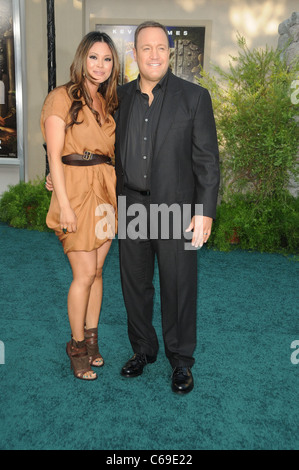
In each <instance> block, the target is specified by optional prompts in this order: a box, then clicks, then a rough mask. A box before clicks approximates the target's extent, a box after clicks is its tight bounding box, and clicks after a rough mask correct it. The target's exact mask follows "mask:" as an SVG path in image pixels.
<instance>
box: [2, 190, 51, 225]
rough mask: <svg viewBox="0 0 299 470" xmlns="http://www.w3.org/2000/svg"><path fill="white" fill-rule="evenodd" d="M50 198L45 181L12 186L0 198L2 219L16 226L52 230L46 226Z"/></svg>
mask: <svg viewBox="0 0 299 470" xmlns="http://www.w3.org/2000/svg"><path fill="white" fill-rule="evenodd" d="M50 199H51V193H50V192H49V191H47V190H46V189H45V186H44V181H35V182H33V183H32V182H29V183H24V182H21V183H19V184H16V185H15V186H10V187H9V189H8V190H7V191H6V192H5V193H3V195H2V196H1V199H0V221H1V222H6V223H7V224H9V225H11V226H12V227H16V228H26V229H29V230H38V231H41V232H44V231H50V230H49V229H48V227H47V226H46V215H47V212H48V209H49V204H50Z"/></svg>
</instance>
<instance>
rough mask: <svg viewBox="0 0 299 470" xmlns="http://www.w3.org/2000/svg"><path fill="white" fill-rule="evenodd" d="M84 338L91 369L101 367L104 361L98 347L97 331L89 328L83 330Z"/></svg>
mask: <svg viewBox="0 0 299 470" xmlns="http://www.w3.org/2000/svg"><path fill="white" fill-rule="evenodd" d="M84 337H85V342H86V346H87V352H88V356H89V363H90V364H91V365H92V366H93V367H103V365H104V359H103V358H102V356H101V354H100V351H99V346H98V330H97V328H90V329H89V330H86V329H85V330H84Z"/></svg>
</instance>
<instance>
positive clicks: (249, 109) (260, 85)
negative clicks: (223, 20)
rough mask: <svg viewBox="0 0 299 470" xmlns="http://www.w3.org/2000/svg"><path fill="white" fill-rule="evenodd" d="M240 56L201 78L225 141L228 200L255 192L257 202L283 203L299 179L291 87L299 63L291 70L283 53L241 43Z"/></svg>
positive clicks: (298, 142)
mask: <svg viewBox="0 0 299 470" xmlns="http://www.w3.org/2000/svg"><path fill="white" fill-rule="evenodd" d="M238 45H239V48H240V50H239V54H238V56H237V57H233V58H232V60H231V62H230V65H229V71H228V72H225V71H223V70H222V69H221V68H220V67H215V72H217V74H218V77H215V76H211V75H210V74H207V73H205V72H204V71H202V77H201V78H199V79H198V80H199V82H200V83H201V85H203V86H206V87H207V88H208V89H209V90H210V92H211V95H212V100H213V105H214V110H215V119H216V125H217V131H218V136H219V141H220V151H221V161H222V177H223V181H224V184H223V186H222V192H223V197H224V199H225V200H226V201H227V200H228V199H229V197H230V196H231V195H232V194H234V193H239V192H240V191H242V192H244V191H245V192H247V191H252V192H254V193H255V196H256V200H257V201H258V200H261V199H263V198H268V197H274V196H275V197H279V195H280V194H283V193H284V191H285V189H286V186H287V184H288V181H289V178H290V175H293V176H294V177H295V178H296V176H297V175H298V165H296V160H297V151H298V145H299V126H298V123H297V122H296V119H295V118H296V116H297V115H298V114H299V107H298V105H296V104H294V103H292V100H291V93H292V83H293V81H294V80H295V79H297V76H298V72H299V60H298V61H297V63H294V64H293V68H292V69H291V70H290V68H289V67H288V65H287V64H286V62H285V60H284V59H283V58H282V57H281V53H280V51H274V50H273V49H269V48H268V47H266V48H265V49H254V50H253V51H250V50H249V49H248V48H247V46H246V41H245V39H244V38H242V37H240V36H239V37H238Z"/></svg>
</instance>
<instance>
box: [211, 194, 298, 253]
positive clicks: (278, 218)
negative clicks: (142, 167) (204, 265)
mask: <svg viewBox="0 0 299 470" xmlns="http://www.w3.org/2000/svg"><path fill="white" fill-rule="evenodd" d="M208 246H209V247H213V248H215V249H219V250H221V251H230V250H232V249H233V248H234V247H238V248H241V249H244V250H256V251H260V252H268V253H271V252H272V253H274V252H276V253H289V254H298V253H299V199H298V198H295V197H293V196H291V195H290V194H286V193H285V197H284V201H283V200H282V198H281V199H280V200H279V201H278V200H275V199H274V198H267V199H263V200H262V201H261V202H260V204H258V205H257V204H256V200H255V197H254V195H252V194H247V195H242V194H240V195H234V196H233V197H232V198H231V200H230V201H229V202H222V203H221V205H220V206H219V207H218V209H217V218H216V220H215V223H214V227H213V231H212V234H211V238H210V240H209V245H208Z"/></svg>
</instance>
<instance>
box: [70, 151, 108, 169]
mask: <svg viewBox="0 0 299 470" xmlns="http://www.w3.org/2000/svg"><path fill="white" fill-rule="evenodd" d="M61 160H62V163H64V164H65V165H73V166H90V165H99V164H100V163H107V164H108V165H112V160H111V158H110V157H108V156H107V155H97V154H96V153H91V152H89V151H87V150H86V151H85V152H84V154H83V155H79V154H78V153H72V154H71V155H64V156H63V157H62V159H61Z"/></svg>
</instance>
